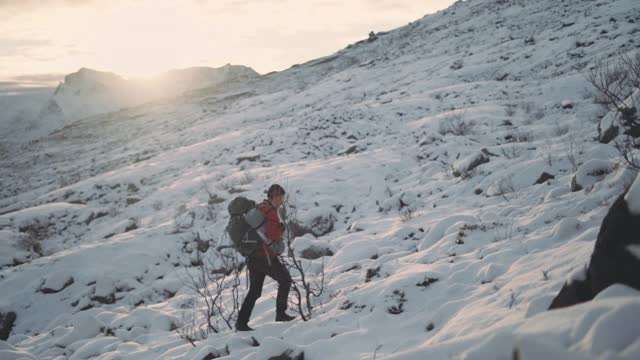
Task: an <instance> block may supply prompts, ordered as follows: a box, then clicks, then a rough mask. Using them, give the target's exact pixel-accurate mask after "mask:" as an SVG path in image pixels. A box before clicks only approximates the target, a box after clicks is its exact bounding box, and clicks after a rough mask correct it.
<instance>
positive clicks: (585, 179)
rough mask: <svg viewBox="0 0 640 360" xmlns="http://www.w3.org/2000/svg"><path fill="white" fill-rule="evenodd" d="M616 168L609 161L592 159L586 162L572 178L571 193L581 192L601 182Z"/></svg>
mask: <svg viewBox="0 0 640 360" xmlns="http://www.w3.org/2000/svg"><path fill="white" fill-rule="evenodd" d="M614 167H615V163H614V162H612V161H609V160H597V159H592V160H589V161H587V162H585V163H584V164H582V165H581V166H580V167H579V168H578V171H577V172H576V174H575V175H574V176H573V178H571V191H580V190H582V189H584V188H586V187H589V186H591V185H593V184H595V183H596V182H598V181H601V180H602V179H603V178H604V177H605V176H606V175H607V174H609V173H611V171H613V168H614Z"/></svg>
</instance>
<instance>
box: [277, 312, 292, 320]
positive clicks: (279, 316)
mask: <svg viewBox="0 0 640 360" xmlns="http://www.w3.org/2000/svg"><path fill="white" fill-rule="evenodd" d="M295 318H296V317H295V316H291V315H288V314H287V313H286V312H282V313H277V314H276V321H277V322H287V321H291V320H293V319H295Z"/></svg>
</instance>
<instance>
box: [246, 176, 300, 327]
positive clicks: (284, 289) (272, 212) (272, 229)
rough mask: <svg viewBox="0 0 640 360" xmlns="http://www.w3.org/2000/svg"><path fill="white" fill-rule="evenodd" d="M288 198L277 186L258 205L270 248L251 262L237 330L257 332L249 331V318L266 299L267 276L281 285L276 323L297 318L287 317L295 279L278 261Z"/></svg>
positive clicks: (263, 247) (264, 246)
mask: <svg viewBox="0 0 640 360" xmlns="http://www.w3.org/2000/svg"><path fill="white" fill-rule="evenodd" d="M284 197H285V191H284V189H283V188H282V186H280V185H278V184H273V185H271V187H269V190H268V191H267V199H266V200H264V201H263V202H262V203H260V204H259V205H258V209H259V210H260V211H261V212H262V213H263V214H264V216H265V218H266V224H265V227H266V229H265V230H266V231H265V233H266V234H265V235H266V237H267V241H266V242H267V243H269V244H262V245H261V246H259V247H258V249H257V251H256V252H255V254H253V255H251V256H249V257H248V258H247V268H248V269H249V293H247V296H246V297H245V298H244V301H243V303H242V307H241V308H240V312H239V313H238V320H237V321H236V330H238V331H251V330H253V329H252V328H251V327H249V318H250V317H251V312H252V311H253V307H254V306H255V304H256V301H257V300H258V298H260V295H262V286H263V284H264V279H265V277H266V276H269V277H270V278H272V279H273V280H275V281H277V282H278V296H277V298H276V321H279V322H280V321H291V320H293V319H294V318H295V317H293V316H290V315H288V314H287V313H286V310H287V302H288V297H289V289H290V288H291V275H290V274H289V270H287V268H286V267H285V266H284V265H283V264H282V262H280V260H279V259H278V255H279V254H281V253H282V252H283V251H284V248H285V246H284V240H283V237H282V232H283V231H284V224H282V223H281V222H280V219H279V217H278V208H280V207H281V206H282V204H283V203H284Z"/></svg>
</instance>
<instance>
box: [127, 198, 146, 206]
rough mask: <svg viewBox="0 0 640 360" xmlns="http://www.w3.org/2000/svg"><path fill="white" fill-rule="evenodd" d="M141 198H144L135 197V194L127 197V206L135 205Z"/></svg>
mask: <svg viewBox="0 0 640 360" xmlns="http://www.w3.org/2000/svg"><path fill="white" fill-rule="evenodd" d="M140 200H142V199H140V198H139V197H134V196H132V197H128V198H127V206H129V205H133V204H135V203H137V202H140Z"/></svg>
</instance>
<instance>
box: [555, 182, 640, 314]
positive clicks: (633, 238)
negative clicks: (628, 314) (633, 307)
mask: <svg viewBox="0 0 640 360" xmlns="http://www.w3.org/2000/svg"><path fill="white" fill-rule="evenodd" d="M632 245H636V246H638V245H640V215H634V214H632V213H631V212H630V211H629V208H628V206H627V202H626V201H625V199H624V194H623V195H621V196H620V197H618V199H617V200H616V201H615V202H614V203H613V205H612V206H611V208H610V209H609V212H608V213H607V215H606V216H605V218H604V220H603V221H602V225H601V227H600V232H599V233H598V239H597V240H596V244H595V247H594V249H593V253H592V254H591V261H590V263H589V267H588V268H587V274H586V275H587V276H586V279H585V280H573V281H571V282H568V283H565V285H564V286H563V287H562V289H561V290H560V293H559V294H558V295H557V296H556V298H555V299H554V300H553V302H552V303H551V305H550V306H549V309H556V308H562V307H566V306H571V305H575V304H578V303H581V302H585V301H589V300H591V299H593V298H594V297H595V296H596V295H597V294H598V293H599V292H600V291H602V290H604V289H605V288H607V287H609V286H610V285H613V284H616V283H617V284H624V285H626V286H630V287H632V288H635V289H638V290H640V276H638V274H640V259H639V258H637V257H636V256H635V255H634V254H632V253H631V252H630V251H629V246H632Z"/></svg>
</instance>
